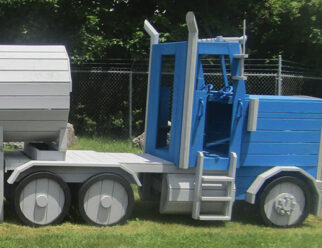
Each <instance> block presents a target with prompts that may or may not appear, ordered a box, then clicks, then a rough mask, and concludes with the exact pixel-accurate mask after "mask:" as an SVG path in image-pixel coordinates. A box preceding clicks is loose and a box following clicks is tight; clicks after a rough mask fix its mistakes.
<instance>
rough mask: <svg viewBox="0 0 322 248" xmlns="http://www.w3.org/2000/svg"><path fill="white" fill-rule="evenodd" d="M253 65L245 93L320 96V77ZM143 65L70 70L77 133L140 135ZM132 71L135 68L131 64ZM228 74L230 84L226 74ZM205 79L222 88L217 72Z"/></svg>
mask: <svg viewBox="0 0 322 248" xmlns="http://www.w3.org/2000/svg"><path fill="white" fill-rule="evenodd" d="M256 61H257V60H255V62H256ZM252 63H253V64H252V65H251V67H250V66H248V67H247V65H246V68H248V69H247V70H246V73H245V75H246V76H247V81H246V89H247V93H248V94H260V95H277V94H278V92H279V87H281V88H280V93H281V94H282V95H311V96H316V94H317V95H322V92H321V91H322V87H320V85H321V82H322V78H320V77H306V76H302V75H298V74H294V73H293V74H292V73H283V72H282V71H281V73H280V74H279V73H278V72H276V70H275V69H274V70H273V69H271V67H272V65H274V64H272V63H271V64H269V66H270V67H269V68H270V69H269V71H268V70H266V71H265V69H263V71H264V72H263V73H260V71H259V69H258V68H257V67H255V66H256V63H254V62H252ZM142 64H144V66H142V65H141V64H140V67H141V68H144V69H142V70H144V71H140V72H138V71H131V70H129V69H130V68H122V69H121V70H117V69H116V68H115V67H113V68H106V69H102V68H98V69H97V68H94V69H91V70H88V69H86V70H83V69H79V68H76V69H73V70H72V79H73V91H72V94H71V112H70V122H71V123H73V124H74V126H75V129H76V131H77V132H78V133H79V134H83V135H84V134H85V135H92V134H95V135H109V136H113V135H117V136H124V137H128V136H129V134H132V136H136V135H139V134H141V133H142V132H143V130H144V119H145V104H146V90H147V81H148V73H147V72H146V69H147V64H146V63H142ZM132 68H135V69H136V70H137V69H138V68H137V67H133V65H132ZM227 73H228V81H229V83H230V84H231V78H230V76H229V71H227ZM279 75H281V78H280V79H281V80H280V81H279ZM204 77H205V83H206V84H213V85H214V89H215V90H219V89H221V88H222V87H223V86H224V83H223V76H222V74H221V73H220V72H218V70H217V69H216V70H213V71H211V70H208V69H207V70H206V71H205V73H204ZM279 82H280V83H279ZM130 87H132V88H131V89H130ZM130 93H131V94H130ZM130 103H131V105H130ZM130 110H131V112H130Z"/></svg>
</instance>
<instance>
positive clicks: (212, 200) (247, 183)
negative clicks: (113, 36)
mask: <svg viewBox="0 0 322 248" xmlns="http://www.w3.org/2000/svg"><path fill="white" fill-rule="evenodd" d="M187 26H188V29H189V39H188V42H174V43H162V44H158V37H159V34H158V32H157V31H156V30H155V29H154V28H153V27H152V25H151V24H150V23H149V22H148V21H146V22H145V29H146V31H147V32H148V33H149V35H150V36H151V52H150V67H149V68H150V69H149V82H148V96H147V113H146V128H145V133H146V137H145V141H146V143H145V152H144V153H142V154H132V153H104V152H94V151H68V150H67V133H66V124H67V120H68V113H69V100H70V99H69V98H70V96H69V95H70V92H71V89H72V87H71V73H70V65H69V59H68V55H67V53H66V50H65V48H64V47H63V46H0V147H1V151H0V220H1V221H2V220H3V199H4V195H5V196H6V199H7V200H8V201H12V202H13V203H14V206H15V210H16V212H17V215H18V216H19V217H20V219H21V220H22V221H23V222H24V223H26V224H28V225H32V226H43V225H49V224H56V223H59V222H61V221H62V220H63V218H64V216H65V215H66V214H67V213H68V211H69V209H70V205H71V199H72V198H77V203H76V204H77V205H78V209H79V212H80V214H81V216H82V217H83V219H84V220H85V221H86V222H87V223H89V224H93V225H102V226H105V225H115V224H120V223H124V222H125V221H126V220H127V218H128V217H129V215H130V213H131V210H132V209H133V205H134V197H133V190H132V187H131V184H136V185H137V186H138V187H139V192H140V196H141V199H142V200H151V199H158V200H159V201H160V212H161V213H170V214H183V213H185V214H190V215H191V216H192V218H194V219H196V220H208V221H216V220H220V221H223V220H230V219H231V215H232V209H233V203H234V201H235V200H245V201H247V202H249V203H251V204H255V203H258V204H259V208H260V213H261V215H262V217H263V220H264V221H265V223H267V224H269V225H275V226H281V227H290V226H296V225H299V224H301V223H302V222H303V221H304V220H305V218H306V217H307V215H308V214H309V213H313V214H315V215H321V209H322V207H321V203H322V197H321V189H322V181H321V171H322V145H321V143H322V142H321V140H322V132H321V128H322V101H321V100H320V99H308V98H301V97H296V98H294V97H274V96H255V95H247V94H246V92H245V83H244V81H245V80H246V79H247V78H246V77H245V76H244V72H243V71H244V68H243V67H244V59H245V58H247V55H246V54H245V42H246V35H245V32H244V34H243V36H242V37H236V38H234V37H228V38H225V37H217V38H214V39H205V40H203V39H199V38H198V27H197V23H196V21H195V18H194V15H193V13H192V12H189V13H188V14H187ZM209 54H210V55H216V56H219V58H221V61H222V72H223V77H224V78H226V79H225V80H224V82H223V83H224V85H225V87H224V88H223V89H221V90H219V91H215V90H212V87H211V85H205V81H204V77H203V69H202V60H201V58H203V56H205V55H209ZM225 56H226V57H225ZM164 58H166V59H164ZM225 58H228V59H229V61H230V63H231V68H230V73H231V80H232V84H231V85H229V82H228V79H227V78H228V77H227V71H226V67H225V66H226V63H225ZM167 59H173V63H167V61H168V60H167ZM171 66H174V70H173V71H172V74H173V77H172V76H171V75H172V74H171V73H168V71H167V70H168V69H169V68H170V67H171ZM163 69H165V70H163ZM169 75H170V76H169ZM284 118H286V119H287V120H285V119H284ZM267 119H268V120H267ZM294 119H296V120H297V121H292V120H294ZM272 123H273V124H272ZM272 126H273V127H274V128H275V129H274V128H273V130H271V129H272ZM4 141H23V142H25V143H24V144H25V145H24V149H23V150H18V151H3V142H4ZM276 143H277V144H276Z"/></svg>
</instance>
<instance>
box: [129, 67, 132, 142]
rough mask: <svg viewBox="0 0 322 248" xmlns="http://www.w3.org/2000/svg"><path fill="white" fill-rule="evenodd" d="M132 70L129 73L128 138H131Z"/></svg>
mask: <svg viewBox="0 0 322 248" xmlns="http://www.w3.org/2000/svg"><path fill="white" fill-rule="evenodd" d="M132 74H133V72H132V70H131V71H130V74H129V138H130V139H131V138H132V112H133V111H132V92H133V75H132Z"/></svg>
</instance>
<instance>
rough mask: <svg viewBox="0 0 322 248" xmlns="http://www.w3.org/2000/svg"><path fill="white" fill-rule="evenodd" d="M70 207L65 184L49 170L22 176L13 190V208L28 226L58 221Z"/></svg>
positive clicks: (67, 189) (68, 191) (68, 192)
mask: <svg viewBox="0 0 322 248" xmlns="http://www.w3.org/2000/svg"><path fill="white" fill-rule="evenodd" d="M69 207H70V190H69V188H68V186H67V184H66V183H65V182H64V181H63V180H62V179H61V178H60V177H58V176H56V175H55V174H53V173H50V172H37V173H34V174H31V175H29V176H27V177H26V178H24V179H23V180H22V181H21V182H20V183H19V184H18V186H17V188H16V190H15V209H16V212H17V214H18V216H19V218H20V219H21V220H22V221H23V222H24V223H26V224H27V225H30V226H45V225H50V224H58V223H60V222H61V221H62V220H63V218H64V217H65V215H66V214H67V212H68V210H69Z"/></svg>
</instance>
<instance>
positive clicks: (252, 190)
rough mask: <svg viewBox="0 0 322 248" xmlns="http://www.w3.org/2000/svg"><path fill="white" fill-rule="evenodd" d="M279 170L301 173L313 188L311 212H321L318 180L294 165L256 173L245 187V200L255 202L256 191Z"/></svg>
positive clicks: (321, 195) (279, 171) (319, 213)
mask: <svg viewBox="0 0 322 248" xmlns="http://www.w3.org/2000/svg"><path fill="white" fill-rule="evenodd" d="M281 172H297V173H299V174H301V175H302V176H303V177H304V178H305V179H307V181H308V182H309V184H310V186H311V189H313V193H314V197H313V201H314V202H313V204H314V208H313V214H315V215H321V214H322V213H321V212H322V206H321V205H322V204H321V201H322V194H321V191H320V189H319V185H318V184H319V181H317V180H316V179H315V178H314V177H312V176H311V175H310V174H308V173H307V172H306V171H304V170H302V169H301V168H298V167H296V166H276V167H273V168H271V169H269V170H267V171H265V172H264V173H262V174H260V175H258V176H257V177H256V179H255V180H254V182H253V183H252V185H251V186H250V187H249V188H248V189H247V193H246V201H247V202H249V203H251V204H255V202H256V196H257V193H258V192H259V191H260V189H261V188H262V186H263V185H264V183H265V182H266V181H267V180H269V179H270V178H272V177H273V176H276V175H278V174H279V173H281Z"/></svg>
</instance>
